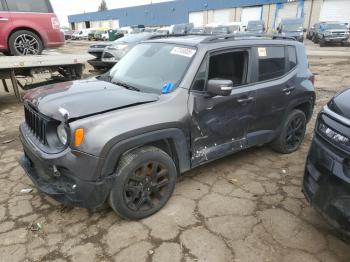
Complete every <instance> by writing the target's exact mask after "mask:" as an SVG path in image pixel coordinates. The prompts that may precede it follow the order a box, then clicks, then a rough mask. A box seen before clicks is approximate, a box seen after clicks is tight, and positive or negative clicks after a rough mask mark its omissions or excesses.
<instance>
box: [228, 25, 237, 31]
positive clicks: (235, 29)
mask: <svg viewBox="0 0 350 262" xmlns="http://www.w3.org/2000/svg"><path fill="white" fill-rule="evenodd" d="M230 27H231V29H232V31H239V25H231V26H230Z"/></svg>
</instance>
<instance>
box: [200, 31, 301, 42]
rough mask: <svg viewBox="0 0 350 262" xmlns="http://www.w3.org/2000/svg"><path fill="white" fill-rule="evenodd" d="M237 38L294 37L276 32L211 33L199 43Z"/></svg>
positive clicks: (287, 38)
mask: <svg viewBox="0 0 350 262" xmlns="http://www.w3.org/2000/svg"><path fill="white" fill-rule="evenodd" d="M239 38H253V39H254V38H256V39H259V38H268V39H273V40H275V39H276V40H293V41H295V38H293V37H288V36H282V35H277V34H249V33H236V34H225V35H213V36H210V37H207V38H205V39H204V40H203V41H202V42H201V43H213V42H223V41H231V40H235V39H239Z"/></svg>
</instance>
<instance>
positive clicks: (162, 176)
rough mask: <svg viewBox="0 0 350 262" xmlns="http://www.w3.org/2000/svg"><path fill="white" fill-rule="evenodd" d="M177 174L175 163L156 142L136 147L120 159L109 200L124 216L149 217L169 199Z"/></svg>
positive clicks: (113, 207)
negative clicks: (155, 144) (152, 144)
mask: <svg viewBox="0 0 350 262" xmlns="http://www.w3.org/2000/svg"><path fill="white" fill-rule="evenodd" d="M176 178H177V168H176V166H175V163H174V161H173V159H172V158H171V157H170V156H169V155H168V154H167V153H165V152H164V151H163V150H161V149H159V148H156V147H153V146H146V147H141V148H138V149H135V150H133V151H131V152H129V153H127V154H125V155H124V156H123V157H122V159H121V160H120V162H119V165H118V167H117V171H116V180H115V182H114V185H113V186H112V189H111V192H110V196H109V204H110V206H111V207H112V209H113V210H114V211H115V212H116V213H117V214H119V215H120V216H122V217H124V218H127V219H141V218H145V217H148V216H150V215H152V214H154V213H156V212H157V211H158V210H160V209H161V208H162V207H163V206H164V205H165V204H166V203H167V201H168V200H169V198H170V196H171V195H172V193H173V191H174V188H175V184H176Z"/></svg>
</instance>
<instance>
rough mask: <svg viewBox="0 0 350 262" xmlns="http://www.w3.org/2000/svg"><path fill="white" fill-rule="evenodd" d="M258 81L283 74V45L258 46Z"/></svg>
mask: <svg viewBox="0 0 350 262" xmlns="http://www.w3.org/2000/svg"><path fill="white" fill-rule="evenodd" d="M258 55H259V81H265V80H269V79H274V78H277V77H280V76H283V75H284V73H285V72H286V69H285V67H286V61H285V54H284V47H283V46H266V47H258Z"/></svg>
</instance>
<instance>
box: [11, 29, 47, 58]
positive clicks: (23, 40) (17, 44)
mask: <svg viewBox="0 0 350 262" xmlns="http://www.w3.org/2000/svg"><path fill="white" fill-rule="evenodd" d="M9 47H10V53H11V54H12V55H15V56H27V55H40V54H41V52H42V51H43V43H42V41H41V39H40V37H39V36H38V35H36V34H35V33H33V32H31V31H28V30H19V31H16V32H14V33H13V34H12V35H11V36H10V38H9Z"/></svg>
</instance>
